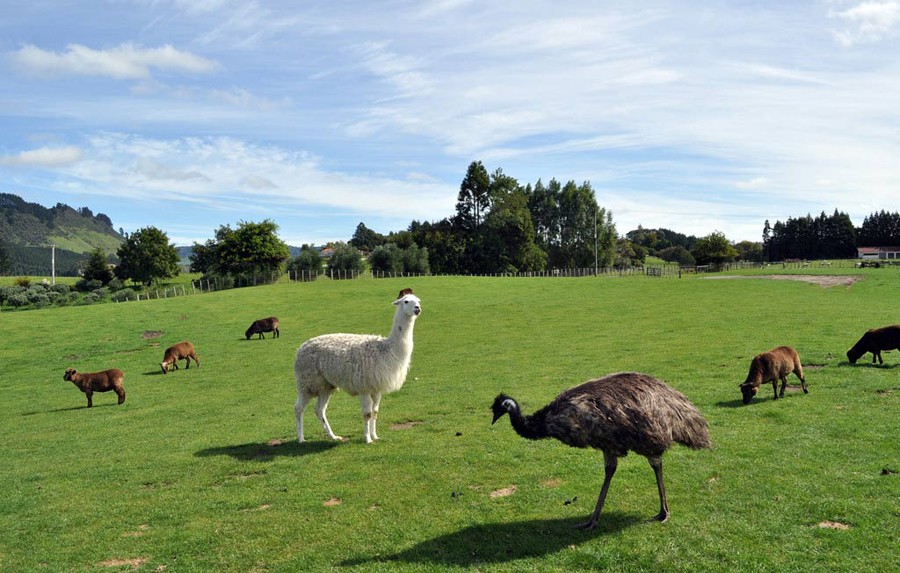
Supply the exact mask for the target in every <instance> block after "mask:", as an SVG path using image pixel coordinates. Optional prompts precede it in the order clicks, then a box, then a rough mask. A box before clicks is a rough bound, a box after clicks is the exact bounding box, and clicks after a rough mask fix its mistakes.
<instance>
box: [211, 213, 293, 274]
mask: <svg viewBox="0 0 900 573" xmlns="http://www.w3.org/2000/svg"><path fill="white" fill-rule="evenodd" d="M277 230H278V225H276V224H275V223H274V222H272V221H270V220H268V219H266V220H265V221H262V222H261V223H251V222H244V221H241V222H240V223H238V228H237V229H235V230H234V231H232V230H231V229H230V228H228V227H225V228H223V229H219V232H217V233H216V235H217V238H218V239H219V241H218V243H217V245H216V248H215V251H216V267H217V269H218V270H219V271H220V272H222V273H224V274H228V275H231V276H234V277H238V276H246V277H251V276H253V277H257V278H262V279H264V280H265V279H266V278H268V277H272V276H274V275H275V274H277V273H278V272H280V271H281V269H282V265H283V264H284V263H285V261H287V260H288V259H289V258H291V250H290V249H289V248H288V246H287V245H286V244H285V243H284V241H282V240H281V239H279V238H278V235H277V234H276V231H277Z"/></svg>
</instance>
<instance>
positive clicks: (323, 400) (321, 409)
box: [316, 392, 345, 442]
mask: <svg viewBox="0 0 900 573" xmlns="http://www.w3.org/2000/svg"><path fill="white" fill-rule="evenodd" d="M330 399H331V392H323V393H321V394H319V397H318V398H317V399H316V417H317V418H319V421H320V422H322V427H323V428H325V433H326V434H328V437H329V438H331V439H332V440H335V441H336V442H343V441H345V440H344V438H343V437H341V436H336V435H335V434H334V432H332V431H331V426H330V425H329V424H328V418H326V417H325V410H326V409H327V408H328V400H330Z"/></svg>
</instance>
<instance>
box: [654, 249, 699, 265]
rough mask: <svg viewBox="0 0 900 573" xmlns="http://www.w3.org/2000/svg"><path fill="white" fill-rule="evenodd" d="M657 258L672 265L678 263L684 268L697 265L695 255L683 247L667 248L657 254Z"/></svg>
mask: <svg viewBox="0 0 900 573" xmlns="http://www.w3.org/2000/svg"><path fill="white" fill-rule="evenodd" d="M657 256H659V258H661V259H662V260H664V261H667V262H670V263H678V264H679V265H681V266H683V267H692V266H694V265H696V264H697V261H696V259H694V255H692V254H691V252H690V251H689V250H687V249H685V248H684V247H682V246H681V245H676V246H674V247H667V248H665V249H663V250H661V251H660V252H659V253H657Z"/></svg>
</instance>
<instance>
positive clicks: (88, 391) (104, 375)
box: [63, 368, 125, 408]
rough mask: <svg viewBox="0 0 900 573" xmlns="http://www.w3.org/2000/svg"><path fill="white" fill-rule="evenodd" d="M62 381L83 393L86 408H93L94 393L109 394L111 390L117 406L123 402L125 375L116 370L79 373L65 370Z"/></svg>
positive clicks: (71, 369)
mask: <svg viewBox="0 0 900 573" xmlns="http://www.w3.org/2000/svg"><path fill="white" fill-rule="evenodd" d="M63 380H68V381H69V382H71V383H72V384H74V385H75V386H77V387H78V389H79V390H81V391H82V392H84V394H85V396H87V402H88V405H87V407H88V408H92V407H93V406H94V400H93V398H92V397H93V395H94V392H109V391H110V390H112V391H113V392H115V393H116V395H117V396H118V397H119V404H121V403H123V402H124V401H125V386H123V385H122V383H123V382H124V381H125V374H124V373H123V372H122V371H121V370H119V369H118V368H110V369H109V370H104V371H103V372H85V373H79V372H78V371H76V370H75V369H74V368H66V373H65V374H63Z"/></svg>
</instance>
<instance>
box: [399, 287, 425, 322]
mask: <svg viewBox="0 0 900 573" xmlns="http://www.w3.org/2000/svg"><path fill="white" fill-rule="evenodd" d="M404 290H408V291H409V293H408V294H405V295H403V296H401V297H400V298H398V299H397V300H395V301H394V302H393V303H392V304H393V305H394V306H396V307H397V312H402V313H403V314H405V315H406V316H408V317H410V318H412V319H415V318H416V317H417V316H419V314H420V313H421V312H422V301H420V300H419V297H417V296H416V295H414V294H413V293H412V289H404Z"/></svg>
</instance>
